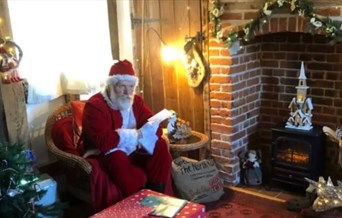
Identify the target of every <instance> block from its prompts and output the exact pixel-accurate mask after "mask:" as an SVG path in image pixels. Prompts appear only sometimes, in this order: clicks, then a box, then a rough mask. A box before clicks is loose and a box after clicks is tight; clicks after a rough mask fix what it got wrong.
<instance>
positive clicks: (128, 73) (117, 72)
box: [107, 60, 138, 85]
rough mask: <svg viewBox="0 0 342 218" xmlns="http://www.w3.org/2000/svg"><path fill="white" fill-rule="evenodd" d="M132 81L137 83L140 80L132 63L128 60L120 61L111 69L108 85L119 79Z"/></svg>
mask: <svg viewBox="0 0 342 218" xmlns="http://www.w3.org/2000/svg"><path fill="white" fill-rule="evenodd" d="M123 80H124V81H132V82H134V83H135V84H137V82H138V77H136V76H135V72H134V69H133V66H132V63H131V62H129V61H128V60H123V61H118V62H117V63H115V64H113V66H112V67H111V68H110V71H109V78H108V79H107V85H109V84H115V83H117V82H118V81H123Z"/></svg>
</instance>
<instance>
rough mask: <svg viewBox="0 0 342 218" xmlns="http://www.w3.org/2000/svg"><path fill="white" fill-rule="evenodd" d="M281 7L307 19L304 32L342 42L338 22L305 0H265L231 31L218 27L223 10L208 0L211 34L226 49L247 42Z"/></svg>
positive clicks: (340, 27)
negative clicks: (235, 43) (241, 23)
mask: <svg viewBox="0 0 342 218" xmlns="http://www.w3.org/2000/svg"><path fill="white" fill-rule="evenodd" d="M284 7H289V9H290V13H291V14H297V15H299V16H302V17H308V18H309V19H310V22H309V23H308V24H307V26H306V27H305V31H306V32H308V33H311V34H315V33H320V34H325V35H326V36H327V37H329V38H330V39H331V41H330V43H331V44H335V43H338V42H342V26H341V22H337V21H333V20H332V19H330V18H329V17H324V16H321V15H318V14H315V13H314V9H313V3H312V2H311V1H308V0H265V1H264V2H263V4H262V7H261V8H260V10H259V16H258V17H257V18H255V19H253V20H251V21H250V22H248V23H247V24H245V25H241V26H234V30H231V31H229V30H227V29H223V28H222V24H221V19H220V17H221V16H222V14H223V13H224V8H223V5H222V4H221V3H220V1H219V0H211V7H210V9H209V16H210V17H209V19H210V22H211V35H212V36H213V37H216V38H217V39H219V40H220V41H222V42H223V43H224V44H225V45H226V46H227V47H229V48H230V47H232V46H233V44H234V42H248V41H250V40H251V39H253V38H254V37H255V33H256V32H257V31H258V30H259V29H260V28H261V26H262V25H263V24H265V23H267V21H268V20H269V19H270V18H271V17H272V16H273V15H274V14H276V13H278V11H279V10H280V9H281V8H284Z"/></svg>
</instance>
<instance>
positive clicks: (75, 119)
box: [70, 101, 85, 148]
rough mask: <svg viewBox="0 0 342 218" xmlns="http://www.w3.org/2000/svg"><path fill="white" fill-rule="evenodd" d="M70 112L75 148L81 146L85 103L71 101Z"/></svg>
mask: <svg viewBox="0 0 342 218" xmlns="http://www.w3.org/2000/svg"><path fill="white" fill-rule="evenodd" d="M70 105H71V112H72V130H73V143H74V146H75V148H77V147H78V146H83V142H82V139H81V134H82V117H83V110H84V105H85V102H83V101H71V102H70Z"/></svg>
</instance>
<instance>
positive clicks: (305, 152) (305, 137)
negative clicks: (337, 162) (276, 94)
mask: <svg viewBox="0 0 342 218" xmlns="http://www.w3.org/2000/svg"><path fill="white" fill-rule="evenodd" d="M324 138H325V134H324V133H323V130H322V127H319V126H315V127H314V128H313V129H311V130H297V129H291V128H285V124H283V125H281V126H277V127H275V128H272V160H271V161H272V163H271V165H272V172H271V180H272V181H271V182H272V184H273V183H285V184H288V185H294V186H296V187H299V188H301V187H302V188H306V187H307V186H308V182H307V181H305V179H304V177H307V178H310V179H313V180H315V181H317V180H318V177H319V176H321V174H320V173H321V171H322V167H323V166H322V165H323V160H324V158H323V155H324V142H325V139H324Z"/></svg>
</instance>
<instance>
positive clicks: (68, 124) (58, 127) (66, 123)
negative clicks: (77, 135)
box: [51, 116, 83, 155]
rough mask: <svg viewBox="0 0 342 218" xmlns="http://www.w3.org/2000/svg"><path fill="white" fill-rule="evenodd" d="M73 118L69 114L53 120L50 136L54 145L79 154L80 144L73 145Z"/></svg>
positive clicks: (80, 150) (81, 151)
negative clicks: (77, 145)
mask: <svg viewBox="0 0 342 218" xmlns="http://www.w3.org/2000/svg"><path fill="white" fill-rule="evenodd" d="M72 123H73V118H72V117H71V116H69V117H64V118H62V119H60V120H58V121H56V122H55V124H54V125H53V127H52V131H51V137H52V140H53V141H54V143H55V145H56V146H57V147H58V148H59V149H61V150H62V151H65V152H68V153H71V154H75V155H81V154H82V153H83V148H82V147H81V146H79V147H75V145H74V136H73V125H72Z"/></svg>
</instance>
